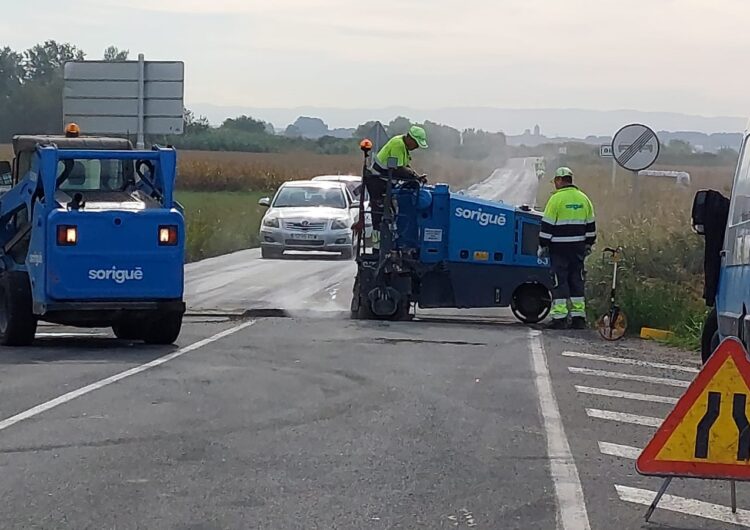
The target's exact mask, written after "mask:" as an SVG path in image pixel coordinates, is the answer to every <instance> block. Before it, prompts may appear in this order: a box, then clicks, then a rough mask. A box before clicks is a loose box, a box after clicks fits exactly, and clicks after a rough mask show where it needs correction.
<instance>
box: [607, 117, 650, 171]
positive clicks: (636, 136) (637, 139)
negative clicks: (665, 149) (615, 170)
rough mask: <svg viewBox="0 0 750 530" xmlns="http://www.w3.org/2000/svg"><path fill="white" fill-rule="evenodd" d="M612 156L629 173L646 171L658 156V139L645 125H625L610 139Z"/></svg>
mask: <svg viewBox="0 0 750 530" xmlns="http://www.w3.org/2000/svg"><path fill="white" fill-rule="evenodd" d="M612 155H613V156H614V157H615V160H616V161H617V163H618V164H620V166H621V167H623V168H625V169H627V170H629V171H642V170H644V169H648V168H649V167H651V165H652V164H653V163H654V162H656V159H657V158H658V156H659V138H658V137H657V136H656V133H655V132H654V131H653V130H651V129H650V128H649V127H646V126H645V125H641V124H639V123H634V124H631V125H626V126H625V127H623V128H622V129H620V130H619V131H617V134H615V136H614V138H613V139H612Z"/></svg>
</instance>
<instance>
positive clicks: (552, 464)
mask: <svg viewBox="0 0 750 530" xmlns="http://www.w3.org/2000/svg"><path fill="white" fill-rule="evenodd" d="M529 347H530V349H531V365H532V368H533V370H534V383H535V384H536V390H537V394H538V395H539V408H540V411H541V414H542V420H543V424H544V430H545V432H546V435H547V456H548V457H549V468H550V475H551V476H552V482H553V483H554V485H555V495H556V496H557V506H558V521H557V522H558V528H561V529H562V530H590V528H591V525H590V524H589V516H588V514H587V513H586V500H585V499H584V497H583V488H582V487H581V479H580V478H579V476H578V469H577V468H576V463H575V460H574V459H573V454H572V453H571V451H570V445H569V443H568V438H567V437H566V436H565V428H564V427H563V422H562V418H561V417H560V409H559V408H558V406H557V399H556V398H555V392H554V391H553V390H552V381H551V379H550V375H549V367H548V365H547V356H546V354H545V352H544V345H543V344H542V337H541V333H540V332H538V331H533V330H530V331H529Z"/></svg>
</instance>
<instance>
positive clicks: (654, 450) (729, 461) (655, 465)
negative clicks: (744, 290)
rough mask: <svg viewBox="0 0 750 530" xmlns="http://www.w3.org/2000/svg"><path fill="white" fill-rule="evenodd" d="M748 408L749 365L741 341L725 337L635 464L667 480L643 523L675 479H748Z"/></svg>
mask: <svg viewBox="0 0 750 530" xmlns="http://www.w3.org/2000/svg"><path fill="white" fill-rule="evenodd" d="M748 405H750V360H748V354H747V351H746V350H745V348H744V346H743V345H742V343H741V342H740V341H738V340H737V339H734V338H727V339H725V340H724V341H723V342H722V343H721V344H720V345H719V347H718V348H717V350H716V351H715V352H714V353H713V354H712V355H711V357H710V358H709V360H708V362H707V363H706V364H705V366H704V367H703V369H702V370H701V371H700V373H698V375H697V376H696V378H695V379H694V380H693V382H692V383H691V384H690V386H689V387H688V389H687V391H686V392H685V394H684V395H683V396H682V397H681V398H680V399H679V400H678V401H677V404H676V405H675V406H674V409H673V410H672V412H670V413H669V415H668V416H667V419H665V420H664V423H662V425H661V427H659V429H658V430H657V431H656V434H654V437H653V438H652V439H651V441H650V442H649V443H648V445H646V448H645V449H644V450H643V452H642V453H641V454H640V456H639V457H638V459H637V460H636V469H637V471H638V473H640V474H641V475H654V476H661V477H667V480H666V481H665V482H664V484H663V485H662V488H661V489H660V490H659V494H658V495H657V496H656V498H655V499H654V502H653V503H652V504H651V507H650V508H649V510H648V512H647V514H646V520H648V518H649V517H650V516H651V514H652V513H653V511H654V509H655V508H656V506H657V504H658V502H659V500H660V499H661V496H662V495H664V492H665V491H666V489H667V487H668V485H669V481H670V480H671V479H672V478H673V477H688V478H702V479H725V480H730V481H735V480H750V421H748ZM733 504H734V498H733ZM733 508H736V507H735V506H733Z"/></svg>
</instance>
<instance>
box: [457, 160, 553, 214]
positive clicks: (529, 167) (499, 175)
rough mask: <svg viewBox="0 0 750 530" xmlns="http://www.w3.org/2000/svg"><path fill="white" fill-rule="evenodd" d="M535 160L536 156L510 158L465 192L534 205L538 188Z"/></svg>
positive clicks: (514, 203)
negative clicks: (502, 165) (503, 165)
mask: <svg viewBox="0 0 750 530" xmlns="http://www.w3.org/2000/svg"><path fill="white" fill-rule="evenodd" d="M535 161H536V158H511V159H510V160H508V163H507V164H506V165H505V167H502V168H498V169H496V170H495V171H493V172H492V174H491V175H490V176H489V177H487V178H486V179H485V180H483V181H481V182H478V183H476V184H474V185H472V186H470V187H469V188H467V189H466V194H467V195H473V196H475V197H481V198H483V199H489V200H491V201H501V202H504V203H506V204H513V205H522V204H526V205H529V206H535V205H536V197H537V191H538V189H539V179H538V178H537V176H536V170H535V168H534V163H535Z"/></svg>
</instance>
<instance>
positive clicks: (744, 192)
mask: <svg viewBox="0 0 750 530" xmlns="http://www.w3.org/2000/svg"><path fill="white" fill-rule="evenodd" d="M730 219H731V220H732V224H733V225H736V224H739V223H742V222H745V221H750V146H748V141H747V139H745V143H744V145H743V146H742V155H741V156H740V165H739V168H738V169H737V177H736V179H735V182H734V187H733V188H732V210H731V213H730Z"/></svg>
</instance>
